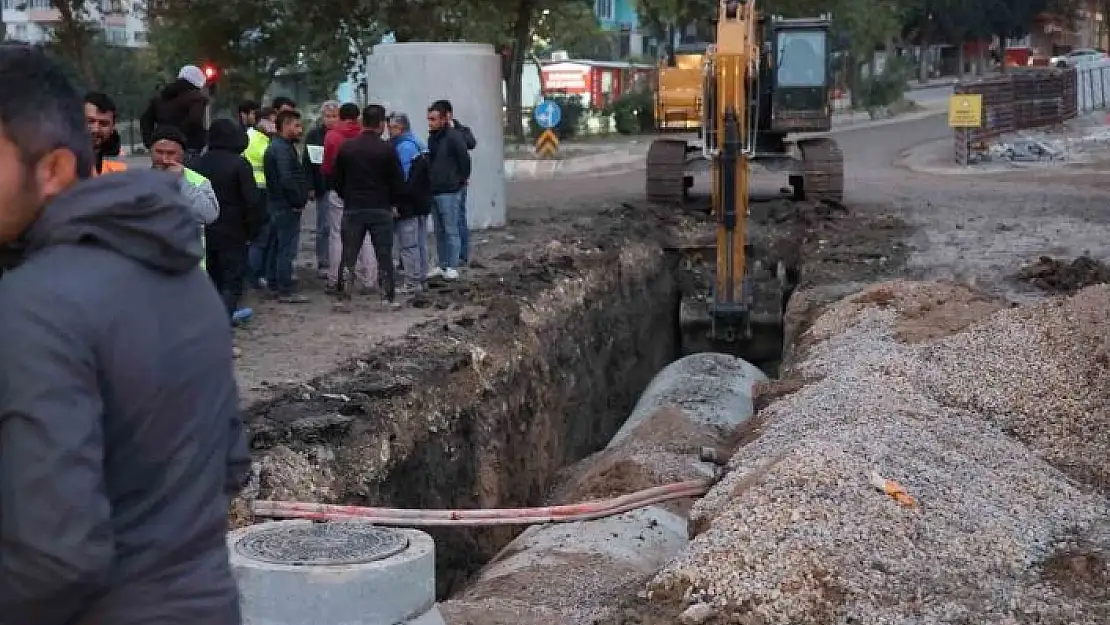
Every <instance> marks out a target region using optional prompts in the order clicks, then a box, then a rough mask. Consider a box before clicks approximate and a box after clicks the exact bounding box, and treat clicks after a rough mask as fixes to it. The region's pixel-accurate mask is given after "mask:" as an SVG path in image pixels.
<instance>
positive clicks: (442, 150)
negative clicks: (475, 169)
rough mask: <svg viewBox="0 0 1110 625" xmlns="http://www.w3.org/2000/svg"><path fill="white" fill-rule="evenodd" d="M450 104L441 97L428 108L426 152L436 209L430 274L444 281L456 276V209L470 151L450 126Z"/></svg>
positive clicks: (457, 251) (460, 136)
mask: <svg viewBox="0 0 1110 625" xmlns="http://www.w3.org/2000/svg"><path fill="white" fill-rule="evenodd" d="M449 108H450V107H449V106H448V103H446V102H445V101H443V100H440V101H439V102H436V103H434V104H432V106H431V107H429V108H428V130H429V132H430V133H429V136H428V152H429V154H430V156H431V163H430V165H429V177H430V178H431V186H432V195H433V196H434V198H435V211H434V212H433V213H432V218H433V220H434V223H435V231H436V261H437V264H438V267H437V268H436V269H433V270H432V271H431V272H429V274H430V276H429V277H432V276H437V275H438V276H443V278H445V279H447V280H457V279H458V278H459V272H458V269H457V268H458V266H459V251H460V240H459V211H461V210H462V207H461V202H462V190H463V188H464V187H465V183H466V181H467V180H470V153H469V152H468V151H467V149H466V139H465V138H464V137H463V135H462V133H461V132H459V130H458V129H456V128H455V127H454V126H452V125H451V118H450V115H451V113H450V111H449V110H448V109H449Z"/></svg>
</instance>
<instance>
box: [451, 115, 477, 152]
mask: <svg viewBox="0 0 1110 625" xmlns="http://www.w3.org/2000/svg"><path fill="white" fill-rule="evenodd" d="M451 121H452V122H453V123H454V126H455V130H458V131H459V132H461V133H462V137H463V141H465V142H466V149H468V150H473V149H474V148H476V147H478V140H477V139H475V138H474V131H473V130H471V129H470V126H464V125H463V124H461V123H459V120H457V119H454V120H451Z"/></svg>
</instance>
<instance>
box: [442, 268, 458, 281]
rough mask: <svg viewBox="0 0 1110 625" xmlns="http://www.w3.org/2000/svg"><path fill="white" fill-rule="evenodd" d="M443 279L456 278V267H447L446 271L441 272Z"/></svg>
mask: <svg viewBox="0 0 1110 625" xmlns="http://www.w3.org/2000/svg"><path fill="white" fill-rule="evenodd" d="M443 279H444V280H458V279H459V272H458V270H456V269H447V270H446V271H444V272H443Z"/></svg>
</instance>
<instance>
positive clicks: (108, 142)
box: [85, 91, 127, 175]
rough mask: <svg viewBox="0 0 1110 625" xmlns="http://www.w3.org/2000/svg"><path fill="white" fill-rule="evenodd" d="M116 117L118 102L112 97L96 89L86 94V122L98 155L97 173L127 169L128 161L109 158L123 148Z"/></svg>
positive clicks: (117, 154)
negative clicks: (117, 129)
mask: <svg viewBox="0 0 1110 625" xmlns="http://www.w3.org/2000/svg"><path fill="white" fill-rule="evenodd" d="M116 117H117V111H116V103H115V102H113V101H112V98H110V97H108V96H107V95H106V94H103V93H99V92H95V91H91V92H89V93H86V94H85V123H86V124H87V125H88V128H89V138H90V139H92V144H93V153H94V154H95V156H96V169H95V171H96V175H100V174H110V173H115V172H121V171H126V170H127V163H124V162H123V161H117V160H113V159H111V158H109V157H116V156H119V153H120V148H121V145H120V137H119V132H117V131H116Z"/></svg>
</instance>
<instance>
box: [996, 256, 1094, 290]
mask: <svg viewBox="0 0 1110 625" xmlns="http://www.w3.org/2000/svg"><path fill="white" fill-rule="evenodd" d="M1016 277H1017V279H1018V280H1020V281H1022V282H1027V283H1029V284H1031V285H1033V286H1035V287H1037V288H1038V289H1041V290H1044V291H1049V292H1052V293H1075V292H1076V291H1078V290H1079V289H1082V288H1084V287H1088V286H1092V285H1095V284H1106V283H1107V282H1110V267H1108V266H1106V265H1105V264H1104V263H1102V262H1101V261H1097V260H1095V259H1093V258H1091V257H1090V256H1080V257H1078V258H1076V259H1075V260H1073V261H1071V262H1067V261H1062V260H1057V259H1055V258H1052V257H1049V256H1041V257H1040V258H1038V259H1037V260H1036V261H1035V262H1033V263H1030V264H1029V265H1027V266H1025V267H1022V268H1021V270H1020V271H1018V272H1017V275H1016Z"/></svg>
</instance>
